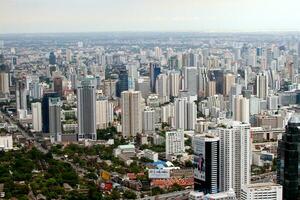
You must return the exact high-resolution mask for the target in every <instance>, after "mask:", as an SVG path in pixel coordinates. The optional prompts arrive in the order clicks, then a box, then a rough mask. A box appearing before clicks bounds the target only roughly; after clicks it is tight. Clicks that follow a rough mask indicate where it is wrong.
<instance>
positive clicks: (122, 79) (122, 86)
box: [116, 70, 128, 97]
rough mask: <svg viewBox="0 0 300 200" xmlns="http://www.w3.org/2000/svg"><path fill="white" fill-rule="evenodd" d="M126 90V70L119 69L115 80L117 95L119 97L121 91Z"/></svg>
mask: <svg viewBox="0 0 300 200" xmlns="http://www.w3.org/2000/svg"><path fill="white" fill-rule="evenodd" d="M127 90H128V71H127V70H121V71H120V73H119V80H118V82H117V89H116V92H117V97H121V93H122V92H123V91H127Z"/></svg>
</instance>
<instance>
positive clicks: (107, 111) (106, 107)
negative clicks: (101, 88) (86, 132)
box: [96, 97, 114, 129]
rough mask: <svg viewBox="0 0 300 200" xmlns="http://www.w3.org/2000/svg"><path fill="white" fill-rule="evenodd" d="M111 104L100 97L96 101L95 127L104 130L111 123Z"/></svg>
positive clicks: (112, 111)
mask: <svg viewBox="0 0 300 200" xmlns="http://www.w3.org/2000/svg"><path fill="white" fill-rule="evenodd" d="M113 109H114V108H113V104H112V103H110V102H109V101H108V100H107V98H105V97H102V98H99V99H98V100H97V101H96V127H97V129H105V128H107V127H108V126H109V124H110V123H112V122H113V114H114V110H113Z"/></svg>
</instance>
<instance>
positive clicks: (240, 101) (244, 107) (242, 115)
mask: <svg viewBox="0 0 300 200" xmlns="http://www.w3.org/2000/svg"><path fill="white" fill-rule="evenodd" d="M249 107H250V105H249V99H247V98H245V97H243V96H242V95H234V96H233V107H232V113H233V120H235V121H241V122H245V123H249V117H250V112H249Z"/></svg>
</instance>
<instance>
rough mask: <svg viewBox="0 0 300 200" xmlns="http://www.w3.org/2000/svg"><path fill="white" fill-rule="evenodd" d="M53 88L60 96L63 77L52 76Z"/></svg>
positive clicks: (61, 94)
mask: <svg viewBox="0 0 300 200" xmlns="http://www.w3.org/2000/svg"><path fill="white" fill-rule="evenodd" d="M53 88H54V92H56V93H57V94H59V96H60V97H62V96H63V78H62V77H61V76H55V77H54V78H53Z"/></svg>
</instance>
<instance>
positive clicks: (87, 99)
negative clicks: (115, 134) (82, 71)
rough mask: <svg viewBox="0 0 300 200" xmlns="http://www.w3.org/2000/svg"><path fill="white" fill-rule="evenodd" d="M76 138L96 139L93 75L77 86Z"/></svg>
mask: <svg viewBox="0 0 300 200" xmlns="http://www.w3.org/2000/svg"><path fill="white" fill-rule="evenodd" d="M77 118H78V130H79V131H78V139H79V140H83V139H91V140H97V133H96V86H95V83H94V78H93V77H86V78H85V79H84V80H82V81H81V85H80V86H79V87H78V88H77Z"/></svg>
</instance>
